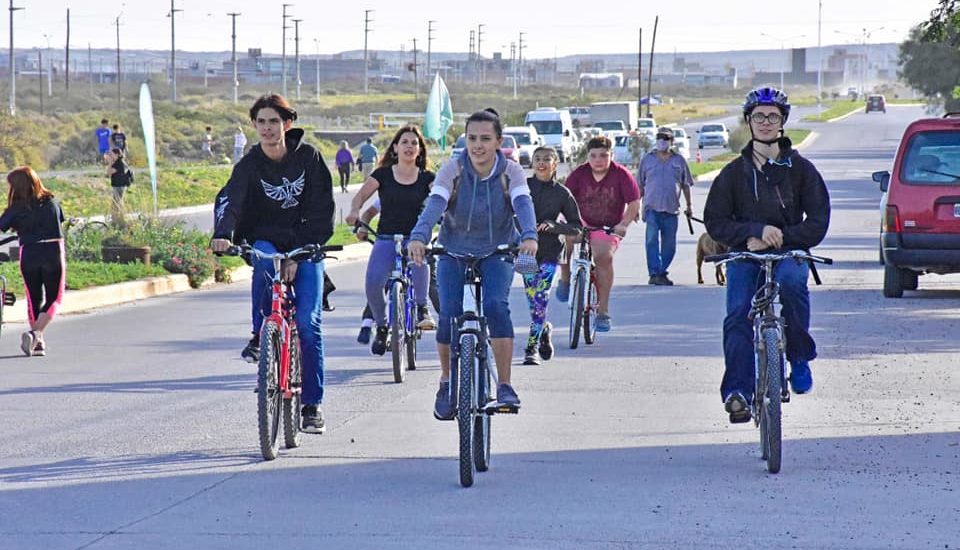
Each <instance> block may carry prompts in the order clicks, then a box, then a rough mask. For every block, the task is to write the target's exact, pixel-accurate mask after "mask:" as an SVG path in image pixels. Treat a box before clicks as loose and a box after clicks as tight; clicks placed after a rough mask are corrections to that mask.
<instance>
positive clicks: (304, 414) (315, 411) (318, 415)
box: [300, 405, 327, 434]
mask: <svg viewBox="0 0 960 550" xmlns="http://www.w3.org/2000/svg"><path fill="white" fill-rule="evenodd" d="M300 418H301V423H300V430H301V431H304V432H306V433H310V434H322V433H323V432H324V431H326V429H327V427H326V426H325V425H324V423H323V411H322V410H320V407H319V406H318V405H304V406H303V408H302V409H300Z"/></svg>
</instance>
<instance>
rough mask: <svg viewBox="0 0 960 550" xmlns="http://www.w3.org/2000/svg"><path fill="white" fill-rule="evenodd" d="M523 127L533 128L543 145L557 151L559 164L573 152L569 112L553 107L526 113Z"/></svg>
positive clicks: (571, 123)
mask: <svg viewBox="0 0 960 550" xmlns="http://www.w3.org/2000/svg"><path fill="white" fill-rule="evenodd" d="M523 125H524V126H533V127H534V128H535V129H536V130H537V133H538V134H540V137H542V138H543V140H544V144H545V145H549V146H551V147H553V148H554V149H556V150H557V154H558V155H560V162H564V161H565V160H566V159H568V158H569V157H570V154H571V153H572V152H573V120H572V119H571V118H570V111H568V110H566V109H556V108H554V107H540V108H539V109H536V110H533V111H530V112H529V113H527V117H526V119H525V120H524V121H523Z"/></svg>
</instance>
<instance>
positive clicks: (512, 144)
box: [500, 134, 520, 162]
mask: <svg viewBox="0 0 960 550" xmlns="http://www.w3.org/2000/svg"><path fill="white" fill-rule="evenodd" d="M500 150H501V151H503V156H505V157H507V158H508V159H510V160H512V161H514V162H520V149H519V148H518V147H517V140H515V139H513V136H510V135H507V134H504V135H503V141H501V142H500Z"/></svg>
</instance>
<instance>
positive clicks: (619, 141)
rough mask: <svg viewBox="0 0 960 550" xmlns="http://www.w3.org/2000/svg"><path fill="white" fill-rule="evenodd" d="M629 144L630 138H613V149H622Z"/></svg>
mask: <svg viewBox="0 0 960 550" xmlns="http://www.w3.org/2000/svg"><path fill="white" fill-rule="evenodd" d="M629 144H630V136H617V137H615V138H613V145H614V146H615V147H623V146H625V145H629Z"/></svg>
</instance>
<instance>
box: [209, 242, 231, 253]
mask: <svg viewBox="0 0 960 550" xmlns="http://www.w3.org/2000/svg"><path fill="white" fill-rule="evenodd" d="M231 246H233V243H232V242H230V239H211V240H210V250H212V251H213V252H226V251H227V250H228V249H229V248H230V247H231Z"/></svg>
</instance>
